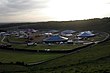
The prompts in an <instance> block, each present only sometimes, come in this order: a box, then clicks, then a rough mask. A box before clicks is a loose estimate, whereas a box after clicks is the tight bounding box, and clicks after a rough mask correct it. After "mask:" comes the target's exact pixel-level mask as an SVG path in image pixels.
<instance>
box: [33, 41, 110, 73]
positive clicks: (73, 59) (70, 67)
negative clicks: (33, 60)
mask: <svg viewBox="0 0 110 73" xmlns="http://www.w3.org/2000/svg"><path fill="white" fill-rule="evenodd" d="M109 48H110V41H108V42H106V43H103V44H99V45H96V46H90V47H88V48H85V49H83V50H81V51H80V52H77V53H75V54H71V55H67V56H65V57H62V58H59V59H56V60H53V61H50V62H47V63H44V64H40V65H37V66H33V67H32V69H33V70H36V69H37V70H38V71H37V70H36V72H39V73H40V72H42V73H52V72H56V73H63V72H64V73H103V71H106V72H108V73H109V72H110V61H109V60H110V49H109Z"/></svg>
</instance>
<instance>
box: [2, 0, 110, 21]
mask: <svg viewBox="0 0 110 73" xmlns="http://www.w3.org/2000/svg"><path fill="white" fill-rule="evenodd" d="M102 17H110V0H0V22H33V21H34V22H37V21H51V20H54V21H60V20H80V19H88V18H102Z"/></svg>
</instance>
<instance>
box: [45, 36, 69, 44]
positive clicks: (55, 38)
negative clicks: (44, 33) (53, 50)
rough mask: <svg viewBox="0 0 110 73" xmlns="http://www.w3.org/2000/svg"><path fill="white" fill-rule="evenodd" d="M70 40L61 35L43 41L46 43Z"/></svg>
mask: <svg viewBox="0 0 110 73" xmlns="http://www.w3.org/2000/svg"><path fill="white" fill-rule="evenodd" d="M67 41H68V38H66V37H62V36H59V35H53V36H50V37H48V38H46V39H44V40H43V42H45V43H57V42H59V43H60V42H67Z"/></svg>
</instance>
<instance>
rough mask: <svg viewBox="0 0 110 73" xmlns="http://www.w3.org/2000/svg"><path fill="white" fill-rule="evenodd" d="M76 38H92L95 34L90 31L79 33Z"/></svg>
mask: <svg viewBox="0 0 110 73" xmlns="http://www.w3.org/2000/svg"><path fill="white" fill-rule="evenodd" d="M77 36H78V37H93V36H95V34H93V33H92V32H90V31H85V32H81V33H80V34H78V35H77Z"/></svg>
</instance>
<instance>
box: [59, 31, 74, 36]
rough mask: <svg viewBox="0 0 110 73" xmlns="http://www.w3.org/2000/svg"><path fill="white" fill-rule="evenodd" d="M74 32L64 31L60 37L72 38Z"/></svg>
mask: <svg viewBox="0 0 110 73" xmlns="http://www.w3.org/2000/svg"><path fill="white" fill-rule="evenodd" d="M75 32H76V31H73V30H64V31H62V32H61V35H62V36H72V34H73V33H75Z"/></svg>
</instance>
